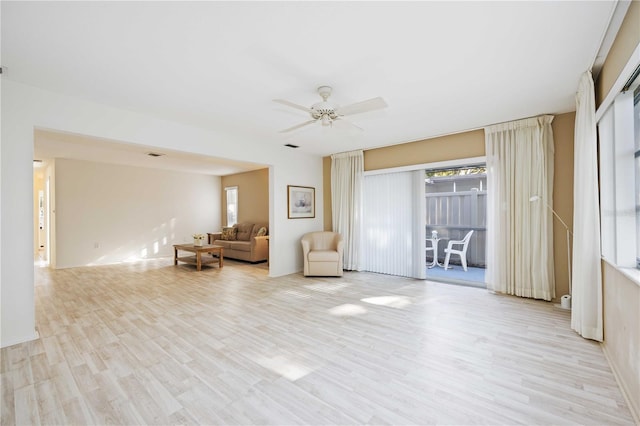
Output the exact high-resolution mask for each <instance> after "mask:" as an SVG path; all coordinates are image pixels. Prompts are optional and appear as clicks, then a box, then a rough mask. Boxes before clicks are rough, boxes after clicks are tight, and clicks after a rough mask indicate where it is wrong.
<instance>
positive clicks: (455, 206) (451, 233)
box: [425, 190, 487, 268]
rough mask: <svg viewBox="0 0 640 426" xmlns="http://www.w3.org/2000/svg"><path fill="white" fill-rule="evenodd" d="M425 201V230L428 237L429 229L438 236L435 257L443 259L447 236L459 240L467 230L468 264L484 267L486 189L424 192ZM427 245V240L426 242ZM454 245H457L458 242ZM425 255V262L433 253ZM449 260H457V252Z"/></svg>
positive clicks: (429, 234)
mask: <svg viewBox="0 0 640 426" xmlns="http://www.w3.org/2000/svg"><path fill="white" fill-rule="evenodd" d="M425 196H426V202H427V218H426V219H427V220H426V224H427V225H426V231H427V238H430V237H431V232H432V231H438V237H439V238H441V240H440V243H439V245H438V259H439V260H440V261H441V262H444V256H445V252H444V249H445V248H446V247H447V243H448V242H449V240H461V239H463V238H464V236H465V235H466V234H467V232H469V231H470V230H472V229H473V230H474V231H475V232H474V233H473V235H472V236H471V240H470V241H469V246H468V249H467V265H469V266H477V267H481V268H484V267H485V266H486V261H485V251H486V236H487V227H486V226H487V191H476V190H472V191H461V192H438V193H431V194H425ZM426 244H427V245H429V246H430V244H431V243H430V242H426ZM457 248H460V246H458V247H457ZM430 253H431V252H429V254H428V255H427V259H426V261H427V263H430V262H431V261H432V260H433V256H432V255H431V254H430ZM451 263H455V264H460V258H459V256H452V257H451Z"/></svg>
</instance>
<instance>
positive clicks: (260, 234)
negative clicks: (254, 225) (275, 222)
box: [256, 226, 267, 237]
mask: <svg viewBox="0 0 640 426" xmlns="http://www.w3.org/2000/svg"><path fill="white" fill-rule="evenodd" d="M265 235H267V228H265V227H264V226H263V227H262V228H260V229H258V233H257V234H256V236H258V237H264V236H265Z"/></svg>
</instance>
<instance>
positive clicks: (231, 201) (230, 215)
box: [224, 186, 238, 226]
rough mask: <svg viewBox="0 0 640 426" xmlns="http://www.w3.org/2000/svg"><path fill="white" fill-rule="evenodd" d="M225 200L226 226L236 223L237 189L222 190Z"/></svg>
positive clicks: (233, 187)
mask: <svg viewBox="0 0 640 426" xmlns="http://www.w3.org/2000/svg"><path fill="white" fill-rule="evenodd" d="M224 191H225V193H226V198H227V226H233V225H235V224H236V223H238V187H237V186H230V187H227V188H225V189H224Z"/></svg>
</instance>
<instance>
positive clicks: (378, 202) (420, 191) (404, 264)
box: [362, 170, 426, 279]
mask: <svg viewBox="0 0 640 426" xmlns="http://www.w3.org/2000/svg"><path fill="white" fill-rule="evenodd" d="M425 214H426V209H425V197H424V170H416V171H411V172H401V173H388V174H381V175H370V176H365V179H364V213H363V222H364V227H363V228H364V229H365V231H364V234H363V237H362V250H363V268H362V269H364V270H365V271H370V272H377V273H382V274H390V275H399V276H405V277H412V278H419V279H424V278H425V277H426V271H425V226H424V222H425Z"/></svg>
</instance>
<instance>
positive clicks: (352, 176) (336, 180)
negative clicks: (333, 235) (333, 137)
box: [331, 150, 364, 271]
mask: <svg viewBox="0 0 640 426" xmlns="http://www.w3.org/2000/svg"><path fill="white" fill-rule="evenodd" d="M363 180H364V155H363V153H362V150H358V151H351V152H343V153H340V154H333V155H332V156H331V220H332V222H333V232H338V233H340V234H341V235H342V238H343V241H344V259H343V267H344V269H346V270H349V271H357V270H361V268H360V256H361V254H360V239H361V235H362V191H363V185H364V183H363Z"/></svg>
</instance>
